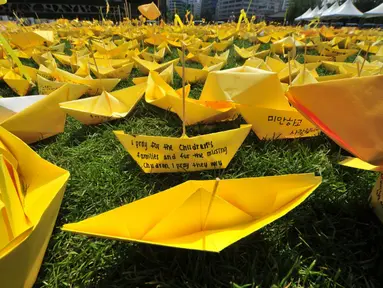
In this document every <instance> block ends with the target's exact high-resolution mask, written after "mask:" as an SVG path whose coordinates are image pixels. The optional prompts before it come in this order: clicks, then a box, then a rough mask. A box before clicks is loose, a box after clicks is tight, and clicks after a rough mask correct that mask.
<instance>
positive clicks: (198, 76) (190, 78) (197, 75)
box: [174, 62, 224, 84]
mask: <svg viewBox="0 0 383 288" xmlns="http://www.w3.org/2000/svg"><path fill="white" fill-rule="evenodd" d="M223 65H224V62H220V63H218V64H215V65H212V66H209V67H204V68H203V69H195V68H189V67H185V81H186V83H190V84H193V83H197V82H202V83H203V82H205V81H206V78H207V75H208V74H209V73H210V72H212V71H219V70H221V69H222V67H223ZM174 69H175V70H176V72H177V74H178V75H179V76H180V77H181V78H182V67H181V66H175V67H174Z"/></svg>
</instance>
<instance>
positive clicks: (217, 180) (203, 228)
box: [202, 178, 220, 230]
mask: <svg viewBox="0 0 383 288" xmlns="http://www.w3.org/2000/svg"><path fill="white" fill-rule="evenodd" d="M219 181H220V179H219V178H216V179H215V183H214V188H213V193H211V198H210V201H209V206H207V211H206V216H205V220H204V221H203V225H202V230H205V229H206V224H207V218H208V217H209V213H210V210H211V207H212V206H213V201H214V197H215V194H217V190H218V184H219Z"/></svg>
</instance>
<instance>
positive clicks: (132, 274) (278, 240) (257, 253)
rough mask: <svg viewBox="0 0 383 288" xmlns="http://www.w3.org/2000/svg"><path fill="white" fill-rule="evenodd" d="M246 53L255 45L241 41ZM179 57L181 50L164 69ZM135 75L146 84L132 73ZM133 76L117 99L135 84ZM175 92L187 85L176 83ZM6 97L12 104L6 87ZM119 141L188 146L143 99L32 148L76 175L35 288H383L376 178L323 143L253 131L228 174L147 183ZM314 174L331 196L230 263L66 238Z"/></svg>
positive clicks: (382, 229)
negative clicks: (115, 116) (187, 194)
mask: <svg viewBox="0 0 383 288" xmlns="http://www.w3.org/2000/svg"><path fill="white" fill-rule="evenodd" d="M236 44H237V45H239V46H249V43H246V42H243V41H237V42H236ZM265 48H267V47H265V46H264V47H262V49H265ZM230 53H231V54H230V60H229V63H228V65H227V67H226V68H229V67H234V66H240V65H242V63H243V61H239V60H238V59H236V58H235V54H234V51H233V48H231V51H230ZM176 56H177V52H176V51H175V50H174V51H173V55H172V56H171V57H168V59H166V60H169V59H170V58H175V57H176ZM320 72H321V73H326V71H323V69H321V71H320ZM175 75H176V74H175ZM132 76H139V74H138V72H137V71H133V73H132ZM132 76H131V77H130V79H129V80H127V81H123V82H121V83H120V84H119V85H118V87H117V88H116V89H121V88H123V87H126V86H130V85H132V82H131V78H132ZM175 86H176V88H178V87H180V86H181V79H180V78H179V77H178V76H176V79H175ZM202 87H203V85H193V86H192V92H191V93H192V95H193V97H195V98H198V97H199V94H200V92H201V90H202ZM33 93H35V94H36V93H37V91H36V89H34V90H33ZM0 95H3V96H13V93H12V91H11V90H10V89H9V88H7V87H6V85H5V84H4V83H3V82H2V83H0ZM47 121H49V119H47ZM241 123H244V121H243V120H242V119H237V120H236V121H234V122H229V123H224V124H216V125H196V126H193V127H189V128H188V134H189V135H198V134H206V133H212V132H216V131H222V130H227V129H232V128H237V127H239V125H240V124H241ZM113 130H124V131H125V132H128V133H135V134H145V135H162V136H175V137H178V136H180V135H181V131H182V127H181V121H180V120H179V118H178V117H177V116H176V114H172V113H169V112H166V111H164V110H161V109H158V108H156V107H154V106H151V105H149V104H146V103H145V101H144V100H142V101H141V102H140V103H139V104H138V105H137V107H136V109H135V110H134V111H133V113H132V114H131V115H129V116H128V117H126V118H124V119H122V120H117V121H113V122H109V123H105V124H101V125H97V126H85V125H82V124H81V123H79V122H77V121H76V120H74V119H73V118H71V117H68V118H67V125H66V129H65V133H63V134H60V135H58V136H56V137H52V138H50V139H47V140H44V141H41V142H38V143H36V144H34V145H32V148H33V149H34V150H35V151H36V152H37V153H39V154H40V155H41V156H42V157H44V158H45V159H47V160H49V161H51V162H52V163H54V164H56V165H58V166H60V167H62V168H65V169H67V170H69V171H70V172H71V178H70V180H69V182H68V186H67V190H66V193H65V195H64V199H63V202H62V206H61V210H60V213H59V216H58V219H57V223H56V227H55V229H54V231H53V235H52V238H51V241H50V243H49V247H48V250H47V253H46V255H45V258H44V262H43V265H42V267H41V270H40V274H39V277H38V280H37V282H36V285H35V287H236V288H238V287H383V260H382V259H383V224H382V223H380V222H379V221H378V220H377V218H376V216H375V215H374V214H373V212H372V210H371V209H370V208H369V207H368V202H367V198H368V195H369V193H370V192H371V189H372V187H373V185H374V183H375V180H376V178H377V173H374V172H366V171H360V170H356V169H351V168H346V167H342V166H340V165H338V164H337V162H338V161H339V159H340V157H341V156H342V155H346V154H347V153H346V152H345V151H342V150H341V149H340V148H339V147H338V146H337V145H336V144H335V143H334V142H332V141H331V140H330V139H329V138H327V137H326V136H325V135H323V134H322V135H320V136H318V137H314V138H308V139H297V140H275V141H261V140H259V139H258V138H257V137H256V135H255V134H254V133H253V132H251V133H250V134H249V136H248V137H247V139H246V140H245V142H244V143H243V145H242V146H241V148H240V149H239V150H238V152H237V154H236V156H235V157H234V158H233V160H232V162H231V163H230V165H229V166H228V168H227V169H225V170H217V171H204V172H197V173H179V174H144V173H143V172H142V171H141V170H140V168H139V167H138V165H137V164H136V163H135V161H134V160H133V159H132V158H131V157H130V156H129V154H128V153H127V152H126V151H125V150H124V148H123V147H122V145H121V144H120V142H119V141H118V140H117V138H116V137H115V136H114V134H113ZM361 137H362V136H361ZM305 172H316V173H318V174H321V175H322V176H323V183H322V185H321V186H320V187H319V188H318V189H317V190H316V191H315V192H314V193H313V195H312V196H311V197H309V199H308V200H306V201H305V202H304V203H303V204H302V205H300V206H298V207H297V208H296V209H295V210H293V211H292V212H290V213H289V214H287V215H286V216H285V217H283V218H281V219H279V220H277V221H275V222H274V223H272V224H270V225H268V226H266V227H265V228H263V229H261V230H259V231H257V232H255V233H253V234H252V235H250V236H248V237H246V238H244V239H242V240H240V241H239V242H237V243H235V244H233V245H232V246H230V247H228V248H227V249H225V250H223V251H222V252H221V253H220V254H212V253H203V252H198V251H188V250H181V249H173V248H166V247H160V246H151V245H144V244H134V243H128V242H121V241H113V240H106V239H98V238H89V237H84V236H81V235H76V234H71V233H67V232H62V231H61V230H60V227H61V226H62V225H63V224H65V223H69V222H76V221H79V220H83V219H85V218H88V217H90V216H93V215H96V214H99V213H102V212H106V211H108V210H110V209H113V208H116V207H119V206H121V205H123V204H126V203H130V202H132V201H134V200H137V199H140V198H143V197H146V196H148V195H151V194H153V193H157V192H159V191H162V190H165V189H168V188H170V187H172V186H175V185H178V184H181V183H182V182H184V181H186V180H191V179H214V178H216V177H220V178H221V179H231V178H242V177H257V176H271V175H282V174H289V173H305ZM148 213H150V211H148ZM125 221H137V219H121V225H123V224H124V222H125ZM0 286H1V285H0Z"/></svg>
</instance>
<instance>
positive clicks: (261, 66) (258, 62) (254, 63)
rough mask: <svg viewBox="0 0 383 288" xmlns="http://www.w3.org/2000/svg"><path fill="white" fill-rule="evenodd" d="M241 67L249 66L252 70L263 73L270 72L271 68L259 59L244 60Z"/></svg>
mask: <svg viewBox="0 0 383 288" xmlns="http://www.w3.org/2000/svg"><path fill="white" fill-rule="evenodd" d="M243 66H249V67H252V68H258V69H261V70H265V71H270V72H271V68H270V67H269V66H268V65H267V64H266V63H265V61H263V60H262V59H260V58H256V57H252V58H249V59H247V60H246V62H245V64H243Z"/></svg>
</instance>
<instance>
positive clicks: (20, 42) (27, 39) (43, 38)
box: [10, 30, 54, 50]
mask: <svg viewBox="0 0 383 288" xmlns="http://www.w3.org/2000/svg"><path fill="white" fill-rule="evenodd" d="M10 40H11V42H12V43H13V44H14V45H16V46H17V47H19V48H21V49H23V50H24V49H27V48H30V47H36V46H43V45H44V44H45V43H46V44H52V43H53V42H54V34H53V31H42V30H35V31H33V32H19V33H13V34H10Z"/></svg>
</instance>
